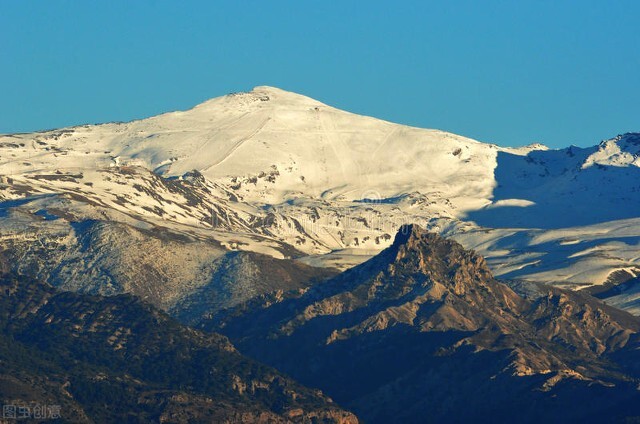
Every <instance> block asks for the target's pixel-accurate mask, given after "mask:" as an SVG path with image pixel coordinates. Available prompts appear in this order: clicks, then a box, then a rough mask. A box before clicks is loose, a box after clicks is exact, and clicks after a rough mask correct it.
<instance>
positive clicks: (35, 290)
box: [0, 274, 355, 423]
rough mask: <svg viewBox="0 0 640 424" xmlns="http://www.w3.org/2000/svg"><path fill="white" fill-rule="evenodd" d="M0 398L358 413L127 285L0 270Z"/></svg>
mask: <svg viewBox="0 0 640 424" xmlns="http://www.w3.org/2000/svg"><path fill="white" fill-rule="evenodd" d="M0 403H2V404H12V405H26V406H28V405H34V404H39V405H59V406H60V409H61V415H62V418H63V420H64V421H68V422H98V423H104V422H290V421H293V422H303V421H304V422H355V417H353V416H352V415H351V414H349V413H347V412H345V411H343V410H341V409H340V408H339V407H337V406H336V405H333V404H332V402H331V401H330V400H329V399H328V398H327V397H325V396H324V395H322V394H321V393H320V392H318V391H316V390H311V389H307V388H305V387H302V386H301V385H299V384H297V383H295V382H293V381H291V380H290V379H288V378H286V377H284V376H283V375H282V374H280V373H278V372H277V371H275V370H274V369H272V368H269V367H267V366H264V365H261V364H259V363H257V362H255V361H253V360H250V359H247V358H246V357H244V356H242V355H241V354H240V353H238V352H237V351H236V350H235V349H234V347H233V346H232V345H231V344H230V343H229V341H228V340H227V339H226V338H225V337H223V336H221V335H218V334H205V333H202V332H199V331H195V330H192V329H189V328H187V327H184V326H182V325H180V324H179V323H178V322H177V321H175V320H173V319H172V318H170V317H168V316H167V315H166V314H164V313H163V312H161V311H159V310H157V309H156V308H154V307H152V306H150V305H148V304H145V303H143V302H141V301H139V300H137V299H136V298H135V297H133V296H130V295H118V296H114V297H98V296H89V295H83V294H77V293H71V292H56V291H55V290H54V289H53V288H52V287H50V286H47V285H44V284H41V283H37V282H33V281H30V280H27V279H24V278H20V277H16V276H12V275H6V274H5V275H4V276H3V277H2V278H1V279H0Z"/></svg>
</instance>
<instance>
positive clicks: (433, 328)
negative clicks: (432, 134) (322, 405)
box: [202, 225, 640, 423]
mask: <svg viewBox="0 0 640 424" xmlns="http://www.w3.org/2000/svg"><path fill="white" fill-rule="evenodd" d="M290 295H291V296H292V297H290V298H286V297H280V298H274V297H264V298H263V302H262V304H260V302H259V301H258V300H254V301H253V303H252V304H251V307H240V308H236V309H235V310H232V311H229V312H228V313H226V314H223V315H221V316H218V317H216V318H215V319H212V320H208V321H205V322H203V323H202V327H203V328H209V329H217V330H219V331H221V332H223V333H224V334H226V335H228V336H229V337H230V338H231V340H232V341H233V342H234V343H235V344H236V345H237V346H238V347H239V349H240V350H241V351H242V352H244V353H246V354H248V355H250V356H253V357H255V358H258V359H260V360H261V361H264V362H266V363H268V364H271V365H273V366H276V367H278V368H279V369H281V370H282V371H284V372H286V373H288V374H289V375H291V376H293V377H294V378H296V379H298V380H299V381H301V382H303V383H304V384H309V385H313V386H315V387H320V388H322V389H323V390H324V391H325V392H326V393H328V394H329V395H330V396H332V397H333V398H334V399H336V400H337V401H339V402H341V403H342V404H344V405H346V406H347V407H349V408H351V409H352V410H354V411H355V412H356V413H357V414H358V415H359V416H360V417H361V418H362V419H363V420H364V421H365V422H373V423H386V422H452V421H453V422H460V421H466V420H485V419H487V418H488V417H490V419H491V421H493V422H496V421H497V422H539V421H540V420H548V421H554V422H561V421H567V420H572V421H575V420H586V421H595V420H607V421H617V420H623V419H625V418H629V417H633V416H640V402H639V401H640V392H638V391H637V387H638V382H639V380H638V376H639V375H640V374H639V373H638V370H637V366H636V365H635V364H636V363H638V359H640V358H639V356H638V355H639V354H638V353H637V352H638V350H637V349H636V346H638V336H637V333H638V331H639V330H640V321H639V320H638V319H637V318H635V317H633V316H631V315H629V314H627V313H625V312H622V311H620V310H617V309H614V308H611V307H608V306H607V305H605V304H604V303H602V302H600V301H599V300H597V299H595V298H593V297H590V296H589V295H587V294H580V293H575V292H569V291H563V290H559V289H555V288H550V287H547V286H543V285H539V286H535V287H533V288H532V287H531V286H530V287H529V290H528V292H527V295H526V296H521V295H519V294H517V293H516V292H515V291H514V290H512V289H511V288H510V287H508V286H507V285H505V284H503V283H501V282H499V281H497V280H495V279H494V278H493V276H492V274H491V272H490V271H489V269H488V268H487V265H486V263H485V261H484V259H483V258H482V257H481V256H479V255H478V254H476V253H475V252H473V251H468V250H465V249H464V248H463V247H462V246H461V245H459V244H458V243H456V242H454V241H450V240H446V239H444V238H442V237H440V236H438V235H436V234H432V233H428V232H426V231H424V230H422V229H421V228H419V227H417V226H415V225H413V226H405V227H403V228H402V229H401V231H400V232H399V233H398V235H397V236H396V239H395V241H394V243H393V245H392V246H391V247H389V248H388V249H386V250H384V251H383V252H382V253H380V254H379V255H378V256H376V257H374V258H372V259H371V260H369V261H367V262H365V263H363V264H361V265H359V266H357V267H355V268H352V269H350V270H348V271H346V272H344V273H343V274H341V275H339V276H337V277H335V278H333V279H330V280H328V281H326V282H324V283H320V284H318V285H315V286H313V287H311V288H310V289H308V290H307V291H304V292H298V293H293V294H290Z"/></svg>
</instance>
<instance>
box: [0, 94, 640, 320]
mask: <svg viewBox="0 0 640 424" xmlns="http://www.w3.org/2000/svg"><path fill="white" fill-rule="evenodd" d="M636 139H637V135H634V134H626V135H623V136H620V137H616V138H613V139H611V140H608V141H605V142H603V143H601V144H600V145H599V146H595V147H592V148H578V147H570V148H567V149H559V150H552V149H546V148H545V147H544V146H541V145H531V146H528V147H521V148H505V147H499V146H496V145H492V144H486V143H481V142H478V141H475V140H471V139H469V138H465V137H461V136H458V135H455V134H451V133H447V132H444V131H439V130H432V129H420V128H414V127H408V126H405V125H398V124H394V123H391V122H387V121H383V120H380V119H375V118H372V117H366V116H359V115H355V114H352V113H349V112H345V111H342V110H339V109H336V108H333V107H331V106H328V105H325V104H323V103H321V102H318V101H316V100H313V99H310V98H308V97H305V96H302V95H299V94H295V93H290V92H287V91H284V90H280V89H277V88H272V87H256V88H255V89H253V90H252V91H250V92H246V93H233V94H228V95H226V96H221V97H218V98H215V99H212V100H209V101H206V102H204V103H202V104H200V105H198V106H195V107H194V108H192V109H190V110H186V111H178V112H170V113H165V114H162V115H159V116H155V117H151V118H147V119H142V120H137V121H133V122H126V123H109V124H102V125H82V126H76V127H70V128H64V129H59V130H53V131H43V132H35V133H30V134H8V135H2V136H0V200H1V201H2V203H0V211H1V212H0V213H1V216H0V218H2V220H3V225H2V229H1V230H0V238H1V239H2V240H5V244H6V246H7V248H8V249H9V248H10V249H9V250H11V252H12V253H11V254H12V255H14V258H13V259H15V260H13V261H12V262H11V263H12V264H13V266H14V268H16V269H14V271H18V270H20V271H24V272H26V271H28V272H30V273H32V274H33V275H32V276H33V277H35V278H38V279H43V280H46V281H47V282H49V283H51V284H52V285H54V286H58V287H65V288H73V289H76V290H81V291H83V290H84V291H90V292H99V293H105V294H114V293H119V292H123V291H130V292H134V293H136V294H140V293H145V296H146V298H148V299H149V300H152V301H154V303H155V304H156V305H157V306H160V307H162V308H164V309H167V310H168V309H171V308H174V307H175V306H176V305H177V304H179V303H180V304H187V303H189V304H191V302H190V301H185V302H182V300H183V298H189V296H194V295H195V294H196V293H200V292H199V290H200V289H202V288H203V287H205V286H206V285H207V284H208V283H209V282H210V281H211V280H212V279H213V278H214V275H213V274H214V271H213V270H212V269H211V268H212V267H211V266H210V265H209V264H210V263H211V261H212V260H213V258H214V257H220V256H221V255H224V254H226V253H227V252H228V251H249V252H253V253H257V254H265V255H268V256H272V257H274V258H278V259H288V260H296V261H299V262H303V263H304V264H306V265H311V266H314V267H330V268H338V269H341V270H344V269H348V268H350V267H353V266H354V265H357V264H359V263H362V262H364V261H365V260H367V259H369V258H371V257H372V256H373V255H375V254H377V253H379V252H380V251H382V250H383V249H385V248H386V247H388V246H389V245H390V244H391V243H392V238H393V237H392V235H393V234H394V233H395V232H396V230H397V229H398V227H399V226H400V225H401V224H402V223H405V222H414V223H416V224H419V225H421V226H422V227H424V228H427V229H429V230H430V231H433V232H437V233H442V234H445V235H447V236H448V237H452V238H454V239H456V240H457V241H459V242H460V243H461V244H462V245H463V246H465V247H466V248H473V249H476V250H478V251H479V252H480V253H482V254H483V255H484V256H485V257H486V258H487V265H488V267H489V268H490V269H491V271H492V272H493V273H494V274H495V275H497V276H499V277H501V278H505V279H519V280H525V281H528V282H532V283H538V282H547V283H553V284H556V285H559V286H561V287H567V288H573V289H583V288H590V287H591V286H599V285H605V287H607V288H608V287H609V286H610V285H617V284H620V283H628V282H629V281H633V279H634V278H635V276H636V275H638V274H639V273H640V258H638V255H637V254H636V252H637V246H638V243H639V242H640V225H639V221H640V218H639V217H638V210H637V207H636V205H638V204H640V197H639V196H640V190H638V187H637V181H638V178H639V177H640V174H639V173H640V168H639V167H638V166H637V160H636V159H635V158H636V156H637V155H636V153H637V145H636V144H637V143H636ZM634 149H635V150H634ZM634 155H635V156H634ZM125 234H128V235H127V236H125ZM34 240H37V241H38V242H35V245H36V246H38V248H37V249H36V250H34V249H33V248H32V247H33V245H34ZM134 240H135V242H134ZM167 240H168V242H167ZM136 243H137V244H136ZM162 243H170V244H171V245H172V248H173V250H172V252H171V253H169V252H168V251H166V250H163V249H161V248H159V247H158V246H160V245H162ZM134 245H135V247H133V248H132V246H134ZM105 246H110V247H111V246H112V247H113V249H112V250H113V252H112V253H111V254H104V251H105ZM196 246H197V247H196ZM203 246H206V247H203ZM130 249H133V250H134V251H135V253H132V254H128V252H129V251H130ZM146 252H155V253H154V254H153V255H151V254H149V255H146ZM186 252H197V254H191V253H190V254H187V253H186ZM158 255H159V256H158ZM134 256H135V257H136V261H135V263H131V262H133V261H131V260H130V258H131V257H134ZM183 257H190V258H192V261H191V262H187V261H184V260H179V264H180V266H173V264H175V263H176V261H177V260H178V259H176V258H183ZM159 258H161V259H159ZM259 262H264V261H259ZM45 263H46V265H45ZM74 263H92V264H93V265H92V266H91V269H90V270H88V272H78V270H74V269H71V264H74ZM140 270H147V271H148V272H144V273H141V272H140ZM305 272H306V271H305ZM88 275H91V279H90V280H91V281H89V278H88ZM137 275H145V278H143V279H142V280H144V281H135V280H136V278H134V276H137ZM621 276H622V277H621ZM147 280H149V281H147ZM97 281H100V283H96V282H97ZM185 281H188V282H190V283H185ZM632 286H633V287H631V288H630V290H627V291H625V292H624V293H623V294H618V295H616V299H615V300H613V302H615V303H616V304H619V305H623V306H624V307H625V308H626V309H628V310H631V311H633V312H638V313H640V307H639V306H638V305H640V300H639V299H640V294H638V293H640V291H639V290H636V288H635V285H632ZM232 291H233V290H232ZM607 293H609V291H607ZM611 293H613V292H611ZM240 297H243V296H240ZM181 302H182V303H181Z"/></svg>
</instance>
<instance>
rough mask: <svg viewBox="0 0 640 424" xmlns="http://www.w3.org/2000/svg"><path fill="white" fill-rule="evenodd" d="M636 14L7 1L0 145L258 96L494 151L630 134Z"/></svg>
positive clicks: (520, 6)
mask: <svg viewBox="0 0 640 424" xmlns="http://www.w3.org/2000/svg"><path fill="white" fill-rule="evenodd" d="M638 16H640V2H638V1H615V0H613V1H593V0H583V1H544V0H542V1H541V0H538V1H515V0H514V1H438V2H431V1H394V2H390V1H376V0H369V1H366V2H365V1H348V0H343V1H331V0H325V1H229V2H226V1H224V2H223V1H219V2H217V1H180V2H178V1H172V2H168V1H142V0H139V1H115V0H111V1H103V2H97V1H95V2H93V1H84V2H82V1H71V0H70V1H57V0H49V1H29V0H22V1H17V0H16V1H7V2H4V3H3V5H2V12H1V13H0V65H1V66H0V81H2V83H1V84H2V90H1V96H2V100H1V101H0V132H4V133H7V132H18V131H33V130H39V129H45V128H56V127H62V126H67V125H74V124H82V123H97V122H107V121H126V120H131V119H136V118H142V117H146V116H151V115H154V114H158V113H161V112H166V111H170V110H176V109H186V108H189V107H191V106H193V105H195V104H197V103H199V102H202V101H204V100H206V99H208V98H211V97H217V96H219V95H223V94H226V93H229V92H235V91H245V90H250V89H251V88H252V87H253V86H256V85H272V86H277V87H280V88H283V89H286V90H291V91H296V92H299V93H302V94H306V95H309V96H311V97H314V98H316V99H318V100H321V101H323V102H325V103H328V104H330V105H333V106H336V107H339V108H342V109H346V110H349V111H352V112H355V113H360V114H366V115H372V116H376V117H379V118H383V119H387V120H390V121H394V122H399V123H404V124H409V125H415V126H420V127H426V128H439V129H443V130H446V131H451V132H454V133H458V134H463V135H466V136H469V137H472V138H476V139H479V140H481V141H487V142H494V143H497V144H501V145H514V146H515V145H524V144H528V143H531V142H543V143H545V144H548V145H550V146H552V147H561V146H566V145H569V144H576V145H582V146H586V145H592V144H595V143H597V142H598V141H600V140H601V139H604V138H609V137H612V136H615V135H616V134H618V133H622V132H628V131H640V30H638Z"/></svg>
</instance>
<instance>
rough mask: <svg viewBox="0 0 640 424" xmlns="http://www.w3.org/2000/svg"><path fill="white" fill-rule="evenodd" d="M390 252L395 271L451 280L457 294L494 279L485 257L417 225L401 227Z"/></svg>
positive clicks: (442, 281)
mask: <svg viewBox="0 0 640 424" xmlns="http://www.w3.org/2000/svg"><path fill="white" fill-rule="evenodd" d="M389 252H390V253H391V255H392V257H393V262H392V263H391V265H390V271H391V274H399V275H405V276H406V275H407V274H409V273H420V274H425V275H427V276H428V277H429V278H430V279H431V280H433V281H437V282H439V283H446V282H449V283H450V284H452V285H453V288H454V292H455V293H456V294H462V293H463V292H465V291H466V287H468V286H469V285H471V284H477V283H481V284H482V283H484V282H487V281H490V280H493V276H492V274H491V271H490V270H489V268H488V266H487V264H486V262H485V260H484V258H483V257H482V256H480V255H478V254H477V253H476V252H474V251H472V250H465V249H464V247H462V246H461V245H460V244H459V243H457V242H455V241H453V240H448V239H445V238H443V237H441V236H440V235H438V234H436V233H432V232H429V231H427V230H425V229H423V228H421V227H420V226H418V225H415V224H409V225H403V226H402V227H400V230H399V231H398V233H397V235H396V238H395V240H394V242H393V244H392V246H391V247H390V248H389Z"/></svg>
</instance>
